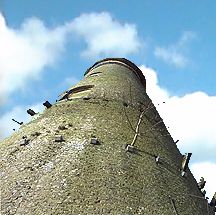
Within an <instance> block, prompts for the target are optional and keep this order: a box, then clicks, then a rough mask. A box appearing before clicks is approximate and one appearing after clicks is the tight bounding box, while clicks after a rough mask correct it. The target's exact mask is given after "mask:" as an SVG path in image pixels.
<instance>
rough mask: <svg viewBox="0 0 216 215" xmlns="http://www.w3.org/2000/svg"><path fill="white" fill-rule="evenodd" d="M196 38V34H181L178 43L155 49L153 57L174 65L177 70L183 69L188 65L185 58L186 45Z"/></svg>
mask: <svg viewBox="0 0 216 215" xmlns="http://www.w3.org/2000/svg"><path fill="white" fill-rule="evenodd" d="M194 38H196V34H195V33H193V32H189V31H186V32H184V33H183V34H182V36H181V38H180V39H179V41H178V42H177V43H175V44H172V45H169V46H167V47H156V48H155V50H154V55H155V56H156V57H158V58H160V59H161V60H163V61H164V62H166V63H168V64H171V65H174V66H176V67H178V68H182V67H185V66H186V65H188V64H189V63H190V60H189V59H188V58H187V57H186V56H185V55H186V52H187V46H188V43H189V42H190V41H191V40H193V39H194Z"/></svg>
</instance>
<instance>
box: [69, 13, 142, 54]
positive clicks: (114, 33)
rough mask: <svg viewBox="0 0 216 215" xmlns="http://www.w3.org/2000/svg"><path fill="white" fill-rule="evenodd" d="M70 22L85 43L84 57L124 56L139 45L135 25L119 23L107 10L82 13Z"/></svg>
mask: <svg viewBox="0 0 216 215" xmlns="http://www.w3.org/2000/svg"><path fill="white" fill-rule="evenodd" d="M70 24H71V27H72V29H73V31H74V32H75V33H76V34H78V35H80V36H81V37H83V39H84V41H85V42H86V44H87V48H86V49H85V50H84V51H83V52H82V55H83V56H85V57H90V58H92V57H93V58H94V57H98V56H113V55H114V56H126V55H128V54H132V53H135V52H137V51H138V50H139V48H140V47H141V42H140V39H139V38H138V33H137V29H136V26H135V25H133V24H128V23H120V22H118V21H117V20H115V19H114V18H113V17H112V16H111V15H110V14H109V13H107V12H102V13H89V14H82V15H81V16H79V17H77V18H76V19H74V20H73V21H72V22H71V23H70Z"/></svg>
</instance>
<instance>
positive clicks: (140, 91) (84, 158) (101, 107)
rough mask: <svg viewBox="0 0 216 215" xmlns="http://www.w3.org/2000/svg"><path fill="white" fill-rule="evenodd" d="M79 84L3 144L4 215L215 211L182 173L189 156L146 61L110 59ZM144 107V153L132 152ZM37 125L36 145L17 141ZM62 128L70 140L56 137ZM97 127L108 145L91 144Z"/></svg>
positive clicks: (140, 145) (140, 146) (139, 144)
mask: <svg viewBox="0 0 216 215" xmlns="http://www.w3.org/2000/svg"><path fill="white" fill-rule="evenodd" d="M93 74H95V75H93ZM96 74H97V75H96ZM85 85H88V86H93V87H91V88H88V89H87V88H85V87H82V86H85ZM73 88H75V89H79V90H77V91H73V90H71V89H69V90H68V92H72V93H71V94H70V95H68V96H67V97H65V99H62V100H61V101H58V102H57V103H56V104H53V105H52V107H50V108H49V109H46V110H45V111H44V112H43V113H42V114H40V115H38V117H37V118H35V119H33V120H32V121H31V122H30V123H28V124H26V125H22V127H21V128H20V129H19V130H18V131H17V132H15V133H14V134H13V135H11V136H10V137H9V138H6V139H5V140H3V141H2V142H1V143H0V177H1V214H2V215H6V214H17V215H23V214H25V215H29V214H41V215H51V214H52V215H57V214H67V215H68V214H72V215H78V214H86V215H96V214H104V215H106V214H118V215H129V214H131V215H134V214H143V215H159V214H160V215H173V214H179V215H189V214H190V215H204V214H207V201H206V200H205V199H204V198H203V195H202V194H201V192H200V190H199V189H198V186H197V183H196V181H195V179H194V177H193V175H192V174H191V172H190V170H189V169H187V170H186V171H187V177H182V176H181V172H180V169H181V161H182V155H181V153H180V152H179V150H178V149H177V147H176V144H175V143H174V141H173V139H172V137H171V136H170V134H169V132H168V131H167V129H166V127H165V125H164V123H163V120H162V119H161V118H160V116H159V115H158V113H157V110H156V108H155V107H154V105H153V104H152V102H151V100H150V98H149V97H148V95H147V94H146V92H145V78H144V76H142V74H141V71H140V72H139V70H138V68H136V67H135V66H134V65H133V64H131V63H129V62H128V61H126V60H122V59H117V60H115V59H112V60H106V61H102V62H100V63H98V64H96V65H94V67H93V68H92V69H90V70H88V72H87V73H86V75H85V78H84V79H83V80H82V81H80V82H79V83H78V84H77V85H76V86H74V87H73ZM82 90H83V91H82ZM83 98H91V99H83ZM142 111H144V114H143V117H142V120H141V121H140V126H139V129H138V130H139V134H138V135H137V137H136V142H134V147H135V148H136V153H130V152H127V151H126V149H125V147H126V146H127V145H130V144H131V143H132V141H133V139H134V136H135V133H136V126H137V122H138V120H139V117H140V113H141V112H142ZM155 116H157V119H156V117H155ZM59 125H65V126H66V125H67V129H59ZM56 131H58V132H56ZM34 132H39V133H40V135H33V137H34V138H32V139H31V141H30V142H29V144H28V145H26V146H25V147H22V146H20V145H19V144H17V143H18V142H19V140H20V139H22V136H24V135H27V136H30V135H31V134H33V133H34ZM56 133H58V135H62V136H63V137H64V140H65V141H63V142H62V141H59V142H55V141H54V137H55V135H56ZM92 134H94V135H95V136H96V137H97V138H98V139H99V140H100V141H101V142H102V144H101V145H99V146H94V145H92V144H89V140H90V139H91V138H92ZM157 156H159V157H160V160H159V162H155V161H156V160H155V159H156V157H157ZM175 210H176V211H175ZM209 210H211V208H209ZM210 213H211V211H210Z"/></svg>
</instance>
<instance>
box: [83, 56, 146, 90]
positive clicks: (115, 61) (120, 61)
mask: <svg viewBox="0 0 216 215" xmlns="http://www.w3.org/2000/svg"><path fill="white" fill-rule="evenodd" d="M105 64H119V65H122V66H125V67H126V68H128V69H130V70H131V71H132V72H133V73H134V74H135V75H136V76H137V77H138V79H139V80H140V82H141V84H142V85H143V87H144V89H145V91H146V78H145V76H144V75H143V73H142V71H141V70H140V69H139V68H138V67H137V66H136V65H135V64H134V63H133V62H131V61H130V60H128V59H126V58H105V59H102V60H99V61H97V62H96V63H94V64H93V66H91V67H90V68H88V69H87V70H86V72H85V73H84V76H86V75H88V74H89V72H91V71H92V70H93V69H95V68H98V67H100V66H103V65H105Z"/></svg>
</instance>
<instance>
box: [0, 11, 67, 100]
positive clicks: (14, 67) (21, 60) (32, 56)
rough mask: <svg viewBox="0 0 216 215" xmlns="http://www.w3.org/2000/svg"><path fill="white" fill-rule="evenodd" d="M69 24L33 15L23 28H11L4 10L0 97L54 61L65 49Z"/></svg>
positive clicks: (0, 20) (0, 33)
mask: <svg viewBox="0 0 216 215" xmlns="http://www.w3.org/2000/svg"><path fill="white" fill-rule="evenodd" d="M66 33H67V28H66V27H65V26H60V27H55V28H48V27H46V26H45V25H44V23H43V22H42V21H41V20H39V19H37V18H29V19H27V20H25V21H24V22H23V24H22V25H21V27H20V28H18V29H15V28H10V27H8V26H7V25H6V22H5V19H4V17H3V16H2V14H1V13H0V47H1V49H0V77H1V78H0V86H1V88H0V98H1V100H2V101H3V99H6V97H7V95H8V94H9V93H11V92H13V91H15V90H17V89H21V88H22V87H23V85H24V84H25V82H27V80H28V79H30V78H37V77H38V75H39V74H40V73H41V72H42V71H43V69H44V68H45V67H46V66H50V65H53V64H54V63H55V61H56V60H57V59H58V58H59V56H60V54H61V52H62V51H63V49H64V43H65V40H66Z"/></svg>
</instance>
